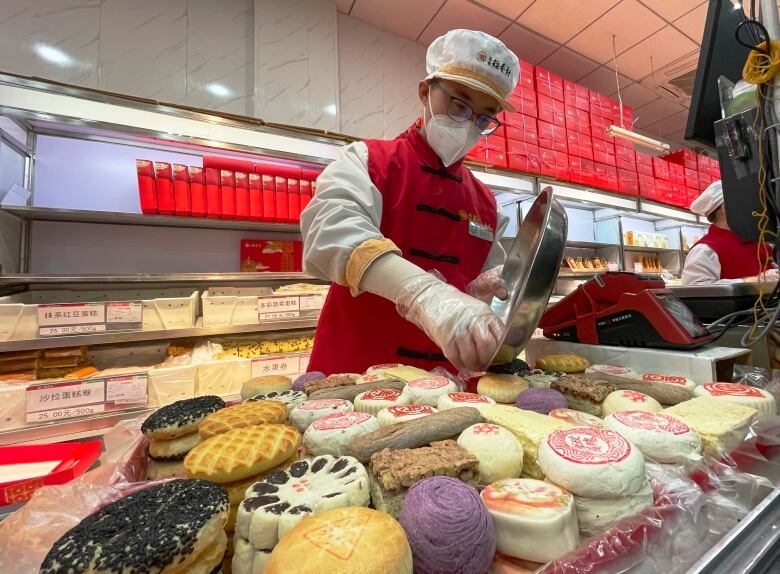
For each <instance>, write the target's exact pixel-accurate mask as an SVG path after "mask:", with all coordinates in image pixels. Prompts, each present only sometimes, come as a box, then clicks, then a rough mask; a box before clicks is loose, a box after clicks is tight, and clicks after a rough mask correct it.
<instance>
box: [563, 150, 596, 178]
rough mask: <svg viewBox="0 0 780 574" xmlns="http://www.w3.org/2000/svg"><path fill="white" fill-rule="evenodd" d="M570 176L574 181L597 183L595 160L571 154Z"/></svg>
mask: <svg viewBox="0 0 780 574" xmlns="http://www.w3.org/2000/svg"><path fill="white" fill-rule="evenodd" d="M569 176H570V177H571V180H572V181H573V182H574V183H581V184H582V185H595V184H596V179H595V178H596V173H595V171H594V165H593V161H592V160H589V159H585V158H582V157H573V156H571V155H569Z"/></svg>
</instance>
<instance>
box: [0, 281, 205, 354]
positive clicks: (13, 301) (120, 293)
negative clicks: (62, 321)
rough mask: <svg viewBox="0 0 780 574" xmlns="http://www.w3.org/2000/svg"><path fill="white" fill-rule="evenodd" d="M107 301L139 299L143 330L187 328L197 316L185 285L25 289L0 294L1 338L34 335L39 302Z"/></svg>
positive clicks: (194, 296) (195, 298) (195, 294)
mask: <svg viewBox="0 0 780 574" xmlns="http://www.w3.org/2000/svg"><path fill="white" fill-rule="evenodd" d="M108 301H141V302H142V303H143V325H142V329H143V330H144V331H162V330H170V329H188V328H191V327H194V326H195V321H196V320H197V317H198V292H197V291H193V290H192V289H188V288H184V289H182V288H169V289H137V290H136V289H118V290H115V291H108V292H107V291H89V290H84V291H78V290H75V291H71V290H40V291H27V292H24V293H18V294H15V295H8V296H6V297H0V341H15V340H20V339H35V338H37V337H38V305H48V304H57V303H103V302H108Z"/></svg>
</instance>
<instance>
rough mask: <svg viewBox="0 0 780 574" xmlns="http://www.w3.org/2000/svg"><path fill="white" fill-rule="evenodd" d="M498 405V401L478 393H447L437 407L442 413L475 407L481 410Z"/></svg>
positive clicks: (440, 399) (441, 397)
mask: <svg viewBox="0 0 780 574" xmlns="http://www.w3.org/2000/svg"><path fill="white" fill-rule="evenodd" d="M495 404H496V401H494V400H493V399H491V398H490V397H486V396H485V395H480V394H477V393H460V392H455V393H445V394H443V395H442V396H440V397H439V402H438V404H437V405H436V407H437V408H438V409H439V410H440V411H446V410H449V409H456V408H458V407H474V408H477V409H481V408H484V407H492V406H493V405H495Z"/></svg>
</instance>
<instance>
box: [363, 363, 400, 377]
mask: <svg viewBox="0 0 780 574" xmlns="http://www.w3.org/2000/svg"><path fill="white" fill-rule="evenodd" d="M398 367H403V365H402V364H401V363H380V364H379V365H372V366H370V367H369V368H367V369H366V375H368V374H369V373H375V372H379V373H381V372H382V371H384V370H385V369H397V368H398Z"/></svg>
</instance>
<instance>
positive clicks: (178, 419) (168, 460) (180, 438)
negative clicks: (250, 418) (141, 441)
mask: <svg viewBox="0 0 780 574" xmlns="http://www.w3.org/2000/svg"><path fill="white" fill-rule="evenodd" d="M224 407H225V402H224V401H223V400H222V399H220V398H219V397H216V396H213V395H207V396H205V397H197V398H194V399H184V400H182V401H176V402H175V403H171V404H170V405H167V406H165V407H163V408H161V409H159V410H157V411H155V412H154V413H152V414H151V415H150V416H149V417H148V418H147V419H146V420H145V421H144V422H143V424H142V425H141V432H142V433H143V434H144V435H145V436H146V437H147V438H148V439H149V459H150V460H149V466H148V468H147V478H148V479H150V480H159V479H162V478H172V477H176V476H184V464H183V461H184V457H185V456H187V453H188V452H190V451H191V450H192V449H193V448H195V447H196V446H197V445H198V444H199V443H200V441H201V438H200V435H199V434H198V425H199V424H200V423H201V422H202V421H203V420H204V419H206V417H208V416H209V415H211V414H213V413H216V412H217V411H219V410H220V409H223V408H224Z"/></svg>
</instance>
